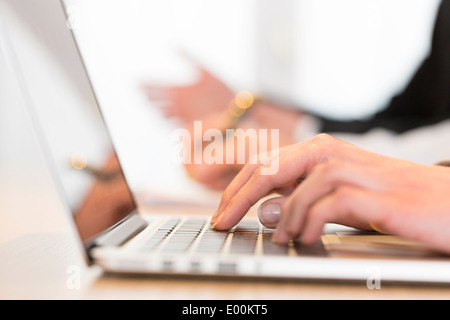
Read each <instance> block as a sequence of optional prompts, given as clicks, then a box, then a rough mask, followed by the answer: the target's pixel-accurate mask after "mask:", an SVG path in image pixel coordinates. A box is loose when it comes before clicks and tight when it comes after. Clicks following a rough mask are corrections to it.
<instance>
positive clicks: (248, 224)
mask: <svg viewBox="0 0 450 320" xmlns="http://www.w3.org/2000/svg"><path fill="white" fill-rule="evenodd" d="M72 3H73V1H72ZM67 10H68V7H66V2H65V1H62V2H61V1H59V0H46V1H43V2H39V3H38V2H36V1H33V0H0V18H1V20H0V36H1V40H2V48H3V50H4V52H5V53H6V56H7V57H8V60H9V62H10V65H11V67H12V68H13V69H14V72H15V75H16V80H17V84H18V86H19V87H20V90H21V92H22V97H23V103H24V104H25V106H26V108H27V110H28V111H29V114H30V116H31V118H32V120H33V123H34V125H35V129H36V135H37V137H38V139H39V141H40V142H41V145H42V149H43V151H44V154H45V156H46V158H47V160H48V163H49V168H50V169H51V172H52V174H53V176H54V180H55V185H56V187H57V190H58V191H59V196H60V198H61V199H62V201H63V202H64V203H65V204H66V208H67V210H66V211H67V216H68V218H69V221H70V223H71V225H72V226H73V232H74V233H75V234H76V236H77V239H78V242H79V247H80V250H81V251H82V252H83V255H84V257H85V260H86V263H87V264H88V265H98V266H100V267H101V268H103V270H105V272H112V273H119V274H130V273H131V274H155V275H156V274H164V275H173V276H175V275H182V276H197V277H198V276H207V277H250V278H260V279H273V278H275V279H321V280H324V279H330V280H356V281H365V282H366V283H367V285H368V286H369V285H376V284H377V281H378V282H379V281H396V282H397V281H398V282H420V283H450V272H449V270H450V259H449V258H448V257H447V256H443V255H440V254H438V253H436V252H433V251H432V250H429V249H428V248H426V247H424V246H423V245H421V244H420V243H415V242H410V241H407V240H404V239H400V238H397V237H395V236H392V235H381V234H377V233H375V232H360V231H357V230H354V229H350V228H346V227H342V226H338V225H327V227H326V228H325V230H324V234H323V236H322V239H321V241H319V242H318V243H316V244H314V245H309V246H305V245H302V244H301V243H300V242H297V241H292V242H291V243H290V244H289V245H288V246H279V245H276V244H274V243H273V242H272V241H271V236H272V234H273V231H274V230H271V229H268V228H265V227H264V226H262V225H261V224H260V223H259V221H258V220H257V219H256V218H244V219H243V220H242V221H241V222H240V223H239V224H238V225H237V226H235V227H234V228H232V229H231V230H228V231H216V230H214V229H213V228H211V227H210V225H209V222H210V219H211V217H212V215H213V212H211V215H208V216H200V215H185V214H183V212H180V211H178V212H174V213H173V214H171V213H167V212H165V213H164V214H160V213H158V212H150V213H142V212H140V210H139V208H138V206H137V203H136V200H135V199H134V195H133V193H132V192H131V190H130V188H129V185H128V183H127V179H126V176H125V174H124V171H123V169H122V166H121V162H120V157H118V152H116V150H115V148H114V145H113V141H112V139H111V133H112V132H111V131H110V130H109V129H108V121H107V119H106V118H107V117H105V116H104V110H105V109H106V108H107V106H103V113H102V110H101V108H100V107H99V103H98V99H97V98H96V95H95V91H94V88H93V85H92V83H93V81H91V79H90V77H89V74H88V72H87V68H86V65H85V64H84V61H83V58H82V54H80V50H79V49H78V46H77V42H76V38H75V37H74V35H73V33H72V30H71V29H70V28H68V27H67V21H68V17H67ZM24 21H25V22H26V23H24ZM30 35H32V36H31V37H30ZM30 43H34V44H35V46H34V47H33V48H39V50H42V52H46V53H48V56H46V57H44V55H41V54H39V52H38V51H39V50H38V51H33V50H31V51H30V48H31V47H30ZM27 49H28V50H27ZM43 73H49V74H51V77H47V80H46V81H42V74H43ZM67 80H70V81H67ZM68 83H69V85H68ZM61 95H63V96H66V97H69V98H68V99H64V101H60V99H59V97H61Z"/></svg>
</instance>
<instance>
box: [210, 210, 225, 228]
mask: <svg viewBox="0 0 450 320" xmlns="http://www.w3.org/2000/svg"><path fill="white" fill-rule="evenodd" d="M222 213H223V211H222V212H221V213H220V214H219V211H217V212H216V213H215V214H214V216H213V217H212V219H211V221H210V223H209V224H210V225H211V226H214V224H215V223H216V222H217V221H218V220H219V218H220V217H221V216H222Z"/></svg>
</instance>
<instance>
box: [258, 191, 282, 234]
mask: <svg viewBox="0 0 450 320" xmlns="http://www.w3.org/2000/svg"><path fill="white" fill-rule="evenodd" d="M286 199H287V197H275V198H271V199H269V200H266V201H264V202H263V203H262V204H261V205H260V206H259V208H258V218H259V221H260V222H261V224H262V225H263V226H265V227H267V228H271V229H275V228H276V226H277V224H278V222H279V221H280V216H281V206H282V204H283V203H284V201H286Z"/></svg>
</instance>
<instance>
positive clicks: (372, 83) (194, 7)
mask: <svg viewBox="0 0 450 320" xmlns="http://www.w3.org/2000/svg"><path fill="white" fill-rule="evenodd" d="M66 3H67V7H68V13H69V22H70V27H71V28H72V29H73V30H74V32H75V35H76V37H77V40H78V42H79V46H80V49H81V52H82V55H83V57H84V59H85V62H86V65H87V69H88V71H89V73H90V75H91V78H92V81H93V84H94V87H95V91H96V94H97V96H98V99H99V101H100V104H101V106H102V107H103V109H104V110H105V113H106V114H107V119H108V122H109V123H110V124H111V129H112V134H113V139H114V141H115V143H116V146H117V148H118V151H119V154H120V156H121V158H122V160H123V165H124V167H125V171H126V174H127V176H128V177H129V178H130V182H131V184H132V188H133V190H134V191H135V192H141V191H142V190H147V191H148V190H150V191H153V192H155V193H157V194H163V195H168V196H170V195H177V196H178V195H180V196H182V197H185V198H192V197H193V196H198V197H201V198H202V197H203V196H199V195H200V194H202V192H204V191H205V190H204V188H203V187H202V186H200V185H197V184H195V183H193V182H192V181H191V180H190V179H188V178H187V176H186V173H185V171H184V170H183V168H182V167H181V166H180V165H177V164H175V163H171V162H170V161H168V160H167V159H168V154H170V152H172V150H171V148H172V147H173V145H172V144H171V141H170V134H171V133H172V132H173V130H174V129H175V128H177V126H178V124H177V123H176V122H175V121H173V120H167V119H166V118H165V117H164V116H163V114H162V112H161V110H160V109H159V108H158V107H157V106H156V105H152V102H150V101H149V100H148V99H147V97H146V94H145V92H144V90H143V87H142V86H143V85H144V84H157V85H174V84H177V85H181V84H188V83H192V82H193V81H195V79H196V77H198V70H197V69H196V68H194V67H193V66H192V63H190V61H187V60H186V59H185V57H184V56H183V53H186V52H187V53H188V54H189V55H190V56H191V57H194V59H195V60H196V61H197V62H198V63H199V64H201V65H202V66H204V67H205V68H207V69H208V70H210V71H211V72H212V73H214V74H215V75H216V76H217V77H218V78H220V79H221V80H222V81H223V82H225V83H226V84H227V85H228V86H229V87H230V88H231V89H232V90H233V91H239V90H250V91H252V92H257V93H260V94H263V95H265V96H267V97H271V98H274V99H277V100H279V101H283V102H286V103H289V104H292V105H301V106H302V108H303V109H305V110H312V111H314V112H315V113H319V114H322V115H326V116H328V117H332V118H339V119H350V118H351V119H361V118H364V117H367V116H369V115H370V114H372V113H373V112H375V111H377V110H380V109H381V108H383V106H384V105H385V104H386V103H387V102H388V101H389V100H390V98H391V97H392V96H393V95H394V94H396V93H397V92H399V91H400V90H402V88H403V87H404V86H405V85H406V83H407V82H408V80H409V78H410V77H411V76H412V74H413V72H414V71H415V70H416V68H417V67H418V65H419V64H420V63H421V62H422V60H423V59H424V57H425V56H426V54H427V53H428V51H429V48H430V40H431V39H430V36H431V32H432V27H433V22H434V18H435V14H436V10H437V6H438V4H439V1H438V0H426V1H425V0H394V1H393V0H364V1H361V0H340V1H335V0H282V1H281V0H228V1H218V0H214V1H211V0H189V1H186V0H166V1H156V0H155V1H154V0H126V1H125V0H96V1H92V0H69V1H66ZM0 14H8V12H2V13H0ZM17 21H18V24H23V26H26V25H27V21H26V19H23V20H22V21H21V20H17ZM23 26H22V27H23ZM18 28H21V26H20V25H19V26H18ZM23 35H24V37H25V38H26V40H27V41H29V43H30V50H36V63H39V61H40V60H39V59H40V58H41V55H42V56H45V55H46V54H48V53H47V52H46V51H45V48H40V47H39V43H38V41H37V40H36V39H33V35H32V32H31V31H30V30H27V29H26V28H24V30H23ZM0 41H4V39H2V38H0ZM0 45H2V47H1V48H2V50H1V51H0V70H1V71H0V184H1V189H0V190H2V191H3V192H2V193H1V194H0V210H5V208H6V206H3V208H2V204H1V203H9V204H13V203H14V204H17V203H19V204H20V202H21V201H23V199H22V198H21V197H19V196H17V194H16V193H15V194H14V195H13V194H12V193H11V190H15V189H20V190H25V189H27V188H28V189H27V190H28V192H27V193H26V194H27V196H28V197H31V198H28V199H34V200H32V201H36V206H39V203H40V201H41V202H42V201H44V200H43V199H41V197H40V196H39V191H38V190H39V188H36V186H43V185H47V184H49V182H48V180H47V179H48V170H47V169H46V164H45V161H44V160H43V157H42V154H41V153H40V148H39V145H38V143H37V141H36V138H35V136H34V133H33V129H32V126H31V123H30V120H29V118H28V116H27V112H26V110H25V109H24V108H23V106H21V105H20V102H19V100H20V99H19V98H20V93H19V91H18V90H17V88H16V87H15V85H14V83H13V82H12V81H11V72H12V71H11V68H10V66H9V65H8V61H7V59H6V58H5V51H4V43H1V42H0ZM42 59H45V58H42ZM47 59H50V58H49V57H47ZM54 63H55V64H57V63H58V62H57V61H55V62H54ZM41 76H42V81H46V77H48V76H50V75H47V74H42V75H41ZM198 191H199V192H200V193H197V192H198ZM24 192H25V191H24ZM203 194H204V193H203ZM33 197H34V198H33ZM30 201H31V200H30ZM0 219H2V218H1V215H0ZM2 222H3V221H2V220H0V223H2Z"/></svg>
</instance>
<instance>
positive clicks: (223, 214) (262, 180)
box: [212, 159, 292, 230]
mask: <svg viewBox="0 0 450 320" xmlns="http://www.w3.org/2000/svg"><path fill="white" fill-rule="evenodd" d="M273 161H277V162H278V161H279V160H278V159H274V160H272V161H270V162H269V163H266V164H263V165H259V164H253V165H247V166H246V167H245V169H246V170H244V172H243V173H242V174H241V173H240V176H239V177H237V179H236V178H235V179H234V180H233V181H232V183H231V184H230V187H228V188H227V190H225V192H224V194H223V197H222V201H221V204H220V205H219V209H218V211H217V212H216V215H215V217H214V218H213V220H212V225H213V226H214V228H216V229H218V230H224V229H229V228H231V227H233V226H234V225H235V224H236V223H238V222H239V221H240V220H241V219H242V217H243V216H244V215H245V214H246V213H247V211H248V210H249V209H250V207H251V206H253V205H254V204H255V203H256V202H258V201H259V199H261V198H262V197H264V196H266V195H267V194H269V193H270V192H271V191H272V190H274V189H277V188H279V187H283V186H285V185H287V184H289V183H290V182H292V181H291V180H292V179H289V178H288V177H283V175H277V174H275V175H264V174H263V172H264V171H263V170H265V169H267V168H269V167H270V166H272V164H273ZM241 179H242V180H241ZM242 181H243V183H244V185H243V186H242V188H240V189H239V187H240V184H241V183H242ZM235 192H236V193H235ZM222 208H223V209H222Z"/></svg>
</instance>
